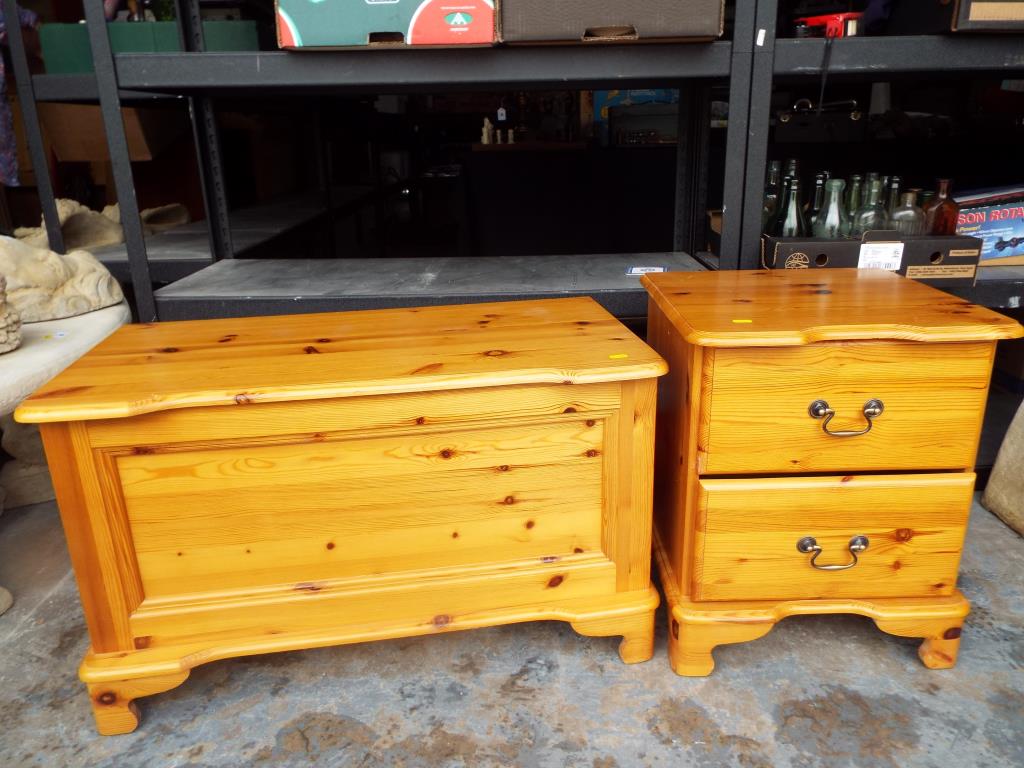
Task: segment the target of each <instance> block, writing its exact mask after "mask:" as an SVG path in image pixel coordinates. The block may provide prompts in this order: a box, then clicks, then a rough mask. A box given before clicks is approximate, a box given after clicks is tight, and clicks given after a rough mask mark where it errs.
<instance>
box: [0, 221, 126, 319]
mask: <svg viewBox="0 0 1024 768" xmlns="http://www.w3.org/2000/svg"><path fill="white" fill-rule="evenodd" d="M97 215H99V214H97ZM0 275H5V276H6V278H7V303H8V304H9V305H10V306H11V307H12V308H13V309H14V310H15V311H16V312H17V313H18V314H19V315H20V316H21V321H22V322H23V323H35V322H39V321H41V320H59V319H61V318H64V317H72V316H74V315H80V314H82V313H84V312H91V311H92V310H94V309H101V308H103V307H109V306H111V305H113V304H118V303H120V302H121V301H122V300H123V299H124V294H123V293H122V292H121V286H120V285H118V283H117V281H116V280H115V279H114V278H113V277H112V276H111V274H110V272H108V271H107V268H106V267H104V266H103V265H102V264H100V262H99V261H97V260H96V257H95V256H93V255H92V254H91V253H89V252H88V251H81V250H79V251H71V252H69V253H65V254H59V253H54V252H53V251H51V250H49V249H47V248H34V247H32V246H31V245H28V244H26V243H24V242H22V241H20V240H16V239H15V238H13V237H0Z"/></svg>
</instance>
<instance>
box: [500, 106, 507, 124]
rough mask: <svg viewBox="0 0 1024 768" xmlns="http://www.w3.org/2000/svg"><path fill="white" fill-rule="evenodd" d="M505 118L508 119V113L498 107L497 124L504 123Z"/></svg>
mask: <svg viewBox="0 0 1024 768" xmlns="http://www.w3.org/2000/svg"><path fill="white" fill-rule="evenodd" d="M506 117H508V112H506V111H505V108H504V107H498V122H499V123H504V122H505V118H506Z"/></svg>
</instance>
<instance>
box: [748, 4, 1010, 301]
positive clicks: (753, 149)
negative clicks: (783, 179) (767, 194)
mask: <svg viewBox="0 0 1024 768" xmlns="http://www.w3.org/2000/svg"><path fill="white" fill-rule="evenodd" d="M778 12H779V0H757V33H756V35H757V44H756V46H755V56H754V63H753V67H752V71H751V80H752V83H753V86H752V88H751V98H750V102H749V115H748V120H749V121H750V125H751V126H752V128H751V131H750V138H749V141H748V145H747V162H746V169H745V172H746V181H745V185H744V199H743V214H742V219H743V220H742V225H741V235H740V254H741V255H740V264H739V266H740V268H743V269H756V268H757V267H759V266H760V253H759V247H758V246H759V240H760V229H761V204H760V201H761V198H762V195H763V194H764V179H765V175H766V172H767V164H768V139H769V131H770V122H771V108H772V106H771V104H772V93H773V89H774V87H775V85H776V84H779V83H796V82H808V81H813V80H816V79H818V78H820V77H821V76H822V68H823V66H822V65H823V63H825V46H826V41H825V40H824V39H821V38H809V39H797V38H789V39H787V38H778V37H777V35H776V29H775V27H776V22H777V19H778ZM830 45H831V51H830V52H829V55H828V61H827V66H828V81H829V82H856V81H860V82H864V81H877V80H898V79H900V78H902V77H912V76H915V75H918V76H920V75H922V74H925V75H927V74H933V75H936V76H938V75H941V76H942V77H944V78H955V77H965V78H968V77H977V76H986V77H994V78H998V77H999V76H1005V77H1013V78H1024V34H1020V33H1014V34H998V35H993V34H988V35H978V34H974V35H970V34H964V33H956V34H944V35H907V36H890V37H848V38H837V39H834V40H832V41H831V43H830ZM980 272H981V274H980V275H979V277H978V280H977V283H976V285H975V286H974V287H972V288H948V289H947V290H948V291H949V292H951V293H954V294H956V295H958V296H961V297H963V298H965V299H968V300H970V301H973V302H976V303H978V304H983V305H985V306H989V307H994V308H1016V307H1020V306H1022V302H1024V268H1016V267H992V268H987V269H982V270H981V271H980Z"/></svg>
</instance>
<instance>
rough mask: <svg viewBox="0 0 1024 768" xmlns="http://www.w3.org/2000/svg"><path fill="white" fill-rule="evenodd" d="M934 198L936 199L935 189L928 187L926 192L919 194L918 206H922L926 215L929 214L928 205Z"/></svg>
mask: <svg viewBox="0 0 1024 768" xmlns="http://www.w3.org/2000/svg"><path fill="white" fill-rule="evenodd" d="M934 199H935V190H934V189H926V190H925V191H924V192H922V193H921V194H919V195H918V196H917V207H918V208H920V209H921V210H922V211H924V212H925V215H927V214H928V206H929V204H930V203H931V201H932V200H934Z"/></svg>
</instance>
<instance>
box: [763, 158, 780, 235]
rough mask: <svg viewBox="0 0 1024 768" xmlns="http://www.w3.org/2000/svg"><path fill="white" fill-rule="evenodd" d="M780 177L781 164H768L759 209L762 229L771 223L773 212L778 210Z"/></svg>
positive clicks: (778, 162) (774, 161)
mask: <svg viewBox="0 0 1024 768" xmlns="http://www.w3.org/2000/svg"><path fill="white" fill-rule="evenodd" d="M781 176H782V162H781V161H780V160H772V161H771V162H770V163H769V164H768V181H767V183H766V184H765V185H764V203H763V205H762V208H761V226H762V227H764V226H766V225H767V224H768V222H769V221H771V218H772V216H773V215H774V214H775V211H777V210H778V208H779V197H780V195H781V192H782V189H781V183H780V177H781Z"/></svg>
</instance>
